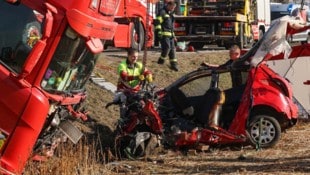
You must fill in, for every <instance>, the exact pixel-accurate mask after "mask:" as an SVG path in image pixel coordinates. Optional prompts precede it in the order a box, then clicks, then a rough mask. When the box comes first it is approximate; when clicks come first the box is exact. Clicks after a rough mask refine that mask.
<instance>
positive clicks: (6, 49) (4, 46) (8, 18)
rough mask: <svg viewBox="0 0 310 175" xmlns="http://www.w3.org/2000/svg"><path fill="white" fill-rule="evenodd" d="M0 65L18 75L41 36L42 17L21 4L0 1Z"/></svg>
mask: <svg viewBox="0 0 310 175" xmlns="http://www.w3.org/2000/svg"><path fill="white" fill-rule="evenodd" d="M0 21H1V25H0V64H2V65H3V66H5V67H7V68H8V69H9V70H11V71H13V72H16V73H20V71H21V69H22V66H23V65H24V63H25V60H26V59H27V57H28V55H29V54H30V52H31V50H32V48H33V46H34V45H35V44H36V42H37V41H38V40H39V39H40V38H41V36H42V31H41V28H42V25H43V24H44V16H43V15H41V14H40V13H38V12H37V11H34V10H33V9H30V8H28V7H27V6H25V5H23V4H19V5H18V6H16V5H12V4H9V3H6V2H5V1H0Z"/></svg>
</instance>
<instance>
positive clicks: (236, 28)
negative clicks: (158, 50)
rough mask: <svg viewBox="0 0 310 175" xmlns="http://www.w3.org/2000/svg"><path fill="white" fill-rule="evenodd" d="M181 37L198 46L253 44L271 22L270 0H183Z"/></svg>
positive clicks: (178, 17) (178, 18)
mask: <svg viewBox="0 0 310 175" xmlns="http://www.w3.org/2000/svg"><path fill="white" fill-rule="evenodd" d="M178 4H179V5H178V11H177V12H178V13H177V14H176V16H175V35H176V37H177V39H178V41H186V42H189V44H190V45H192V46H194V47H195V48H196V49H201V48H203V46H204V45H205V44H217V45H218V46H220V47H222V46H224V47H226V48H228V47H229V46H230V45H231V44H238V45H240V46H241V47H244V46H252V44H253V43H254V42H255V41H257V40H258V39H259V38H260V37H261V36H262V35H263V34H264V33H265V32H266V31H267V30H268V28H269V26H270V1H269V0H263V1H262V0H188V1H183V2H182V0H179V3H178Z"/></svg>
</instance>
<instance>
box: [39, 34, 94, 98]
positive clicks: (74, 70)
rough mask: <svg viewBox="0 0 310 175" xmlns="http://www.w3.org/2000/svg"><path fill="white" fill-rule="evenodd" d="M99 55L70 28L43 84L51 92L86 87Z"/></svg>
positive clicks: (79, 89) (71, 90)
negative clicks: (89, 48) (91, 50)
mask: <svg viewBox="0 0 310 175" xmlns="http://www.w3.org/2000/svg"><path fill="white" fill-rule="evenodd" d="M97 57H98V55H94V54H93V53H92V52H90V51H89V50H88V48H87V47H86V44H85V40H84V39H83V38H82V37H81V36H79V35H78V34H77V33H76V32H74V31H73V30H72V29H71V28H68V29H67V30H66V32H64V35H63V36H62V38H61V40H60V42H59V44H58V47H57V49H56V51H55V53H54V56H53V58H52V61H51V62H50V64H49V66H48V69H47V70H46V73H45V75H44V77H43V80H42V83H41V86H42V88H44V89H45V90H47V91H50V92H54V91H56V92H66V93H70V92H77V91H81V90H83V88H84V85H85V83H86V82H87V80H88V78H89V76H90V74H91V72H92V70H93V69H94V67H95V63H96V60H97Z"/></svg>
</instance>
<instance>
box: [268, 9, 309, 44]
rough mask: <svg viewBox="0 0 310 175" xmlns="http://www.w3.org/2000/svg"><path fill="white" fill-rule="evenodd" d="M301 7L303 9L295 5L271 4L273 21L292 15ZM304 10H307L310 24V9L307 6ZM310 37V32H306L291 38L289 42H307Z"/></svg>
mask: <svg viewBox="0 0 310 175" xmlns="http://www.w3.org/2000/svg"><path fill="white" fill-rule="evenodd" d="M300 7H301V5H300V4H294V3H288V4H282V3H271V4H270V14H271V20H274V19H277V18H280V17H282V16H285V15H291V14H292V12H293V11H294V10H295V9H296V8H300ZM303 8H304V9H306V10H307V23H308V24H310V11H309V7H308V6H307V5H304V6H303ZM309 35H310V30H306V31H303V32H300V33H296V34H293V35H291V36H289V37H288V38H287V40H288V41H289V42H306V41H308V40H309V39H310V37H309Z"/></svg>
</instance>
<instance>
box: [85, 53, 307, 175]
mask: <svg viewBox="0 0 310 175" xmlns="http://www.w3.org/2000/svg"><path fill="white" fill-rule="evenodd" d="M159 54H160V53H159V50H158V49H153V50H149V51H148V52H147V67H148V68H149V69H150V70H151V71H152V72H153V74H154V84H155V85H157V86H158V87H165V86H167V85H168V84H169V83H171V82H172V81H174V80H176V78H178V77H180V76H182V75H183V74H185V73H186V72H189V71H191V70H194V69H196V68H198V67H199V65H200V63H201V62H202V61H209V62H211V63H223V62H224V61H225V60H226V58H227V55H228V51H227V50H212V49H211V50H203V51H198V52H177V58H178V60H179V68H180V71H179V72H174V71H171V70H170V69H169V64H168V62H166V63H165V64H164V65H158V64H157V63H156V61H157V58H158V57H159ZM140 57H141V58H140V59H142V57H143V52H141V53H140ZM125 58H126V52H124V51H122V50H113V49H111V50H107V51H106V52H104V53H103V54H102V56H101V58H100V59H99V61H98V64H97V67H96V69H95V74H96V75H98V76H101V77H102V78H104V79H106V80H107V81H109V82H112V83H113V84H116V82H117V77H118V76H117V74H116V67H117V65H118V63H119V62H120V61H121V60H122V59H125ZM87 90H88V100H87V106H88V109H89V110H90V112H91V116H92V117H93V118H94V119H95V120H96V125H97V127H96V129H95V130H96V132H98V133H100V138H101V142H102V144H103V147H109V146H110V145H111V144H113V139H112V138H111V135H112V131H113V130H114V127H115V122H116V120H117V118H118V117H119V116H118V114H119V113H118V108H117V106H112V107H110V108H108V109H105V108H104V106H105V105H106V103H108V102H110V101H111V100H112V99H113V94H112V93H111V92H110V91H108V90H104V89H101V88H99V87H98V86H96V85H94V84H92V83H89V84H88V86H87ZM309 126H310V124H309V123H308V122H307V121H303V122H299V123H298V125H297V126H295V127H293V128H292V129H290V130H288V131H287V132H285V133H283V134H282V137H281V139H280V142H279V143H278V144H277V145H276V146H275V147H274V148H271V149H264V150H256V149H253V148H252V147H244V148H242V149H241V150H240V149H239V150H232V149H220V150H213V151H202V152H197V151H190V152H188V153H187V154H183V153H181V152H178V151H173V150H164V151H162V152H159V153H158V154H157V155H154V156H152V157H151V158H149V159H147V160H138V161H130V160H122V161H118V160H111V162H109V163H106V164H105V165H104V167H105V168H107V169H108V170H109V173H111V174H310V150H309V145H310V136H309V134H310V129H309Z"/></svg>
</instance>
